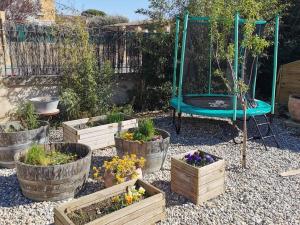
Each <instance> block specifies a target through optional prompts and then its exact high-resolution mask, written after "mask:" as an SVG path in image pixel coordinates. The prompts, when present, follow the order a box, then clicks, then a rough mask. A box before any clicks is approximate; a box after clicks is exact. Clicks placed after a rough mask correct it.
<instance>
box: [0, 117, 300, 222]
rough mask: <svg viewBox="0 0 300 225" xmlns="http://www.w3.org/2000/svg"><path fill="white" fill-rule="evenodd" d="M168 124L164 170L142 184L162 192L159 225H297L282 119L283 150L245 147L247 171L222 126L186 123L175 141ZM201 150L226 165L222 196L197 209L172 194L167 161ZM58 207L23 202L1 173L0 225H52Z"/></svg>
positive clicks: (298, 183)
mask: <svg viewBox="0 0 300 225" xmlns="http://www.w3.org/2000/svg"><path fill="white" fill-rule="evenodd" d="M170 121H171V118H170V117H165V116H158V117H157V118H156V124H157V126H158V127H160V128H163V129H166V130H168V131H169V132H170V133H171V146H170V149H169V155H168V157H167V160H166V163H165V166H164V170H162V171H159V172H156V173H154V174H149V175H146V176H145V179H146V180H147V181H148V182H150V183H152V184H154V185H155V186H157V187H158V188H160V189H162V190H163V191H165V192H166V200H167V219H166V220H165V221H164V222H162V223H160V224H172V225H175V224H190V225H194V224H213V225H215V224H237V225H239V224H295V225H296V224H300V176H293V177H292V176H291V177H286V178H282V177H280V176H279V173H280V172H283V171H286V170H288V169H292V168H299V166H300V157H299V156H300V137H299V136H297V135H299V134H297V133H296V131H294V130H290V129H286V128H284V126H283V121H282V120H281V119H275V121H274V123H273V128H274V131H275V132H276V133H277V135H278V139H279V142H280V145H281V149H279V148H276V147H272V146H271V143H270V146H269V147H268V148H269V150H268V151H266V150H265V148H264V146H263V145H262V144H261V142H260V141H251V142H249V144H248V152H247V165H248V168H247V169H245V170H244V169H241V168H240V164H239V149H240V145H235V144H234V143H233V141H232V140H231V135H232V134H236V133H237V130H236V129H233V128H232V126H230V124H228V122H226V121H213V120H207V119H198V118H184V119H183V124H182V131H181V134H180V135H176V133H175V132H174V129H173V127H172V125H171V124H170ZM61 136H62V132H61V130H56V131H52V132H51V140H52V141H60V140H61ZM199 148H200V149H202V150H205V151H207V152H210V153H212V154H215V155H218V156H220V157H223V158H225V160H226V192H225V194H224V195H222V196H219V197H218V198H215V199H213V200H211V201H209V202H207V203H205V204H203V205H201V206H195V205H194V204H192V203H191V202H189V201H188V200H187V199H185V198H184V197H181V196H179V195H177V194H175V193H171V190H170V157H171V155H174V154H178V153H183V152H187V151H190V150H196V149H199ZM115 154H116V151H115V150H114V149H113V148H107V149H105V150H98V151H96V152H95V153H94V157H93V163H94V164H96V165H101V164H102V162H103V161H104V160H106V159H108V158H110V157H112V156H113V155H115ZM101 188H103V187H102V185H101V184H99V183H97V182H95V181H93V180H92V179H89V182H88V185H87V187H86V189H85V190H84V191H83V193H81V195H85V194H88V193H92V192H94V191H97V190H100V189H101ZM57 204H59V203H52V202H40V203H37V202H32V201H30V200H28V199H26V198H25V197H23V196H22V194H21V192H20V189H19V185H18V181H17V179H16V174H15V170H8V169H0V225H6V224H13V225H17V224H36V225H43V224H51V223H53V212H52V210H53V207H54V206H56V205H57Z"/></svg>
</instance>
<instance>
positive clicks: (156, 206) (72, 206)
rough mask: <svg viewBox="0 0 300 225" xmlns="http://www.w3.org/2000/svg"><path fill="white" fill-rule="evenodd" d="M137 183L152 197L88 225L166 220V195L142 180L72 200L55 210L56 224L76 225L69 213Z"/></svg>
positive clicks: (114, 194)
mask: <svg viewBox="0 0 300 225" xmlns="http://www.w3.org/2000/svg"><path fill="white" fill-rule="evenodd" d="M136 183H138V184H139V185H140V186H142V187H143V188H144V189H145V190H146V193H148V194H149V195H150V197H147V198H145V199H143V200H141V201H140V202H137V203H134V204H132V205H130V206H127V207H125V208H122V209H120V210H117V211H115V212H112V213H110V214H107V215H104V216H102V217H100V218H98V219H96V220H94V221H91V222H89V223H87V225H92V224H93V225H100V224H107V225H109V224H128V225H130V224H132V225H136V224H155V223H156V222H158V221H161V220H163V219H165V204H166V202H165V195H164V193H163V192H162V191H160V190H159V189H157V188H155V187H154V186H152V185H150V184H148V183H145V182H143V181H142V180H131V181H128V182H125V183H122V184H118V185H115V186H113V187H110V188H107V189H104V190H101V191H98V192H95V193H93V194H90V195H87V196H84V197H81V198H78V199H75V200H72V201H71V202H68V203H65V204H62V205H61V206H58V207H57V208H54V223H55V224H56V225H74V223H73V222H72V221H71V220H70V219H69V217H68V216H67V214H68V213H70V212H73V211H75V210H78V209H82V208H84V207H87V206H90V205H92V204H95V203H97V202H100V201H103V200H105V199H108V198H111V197H113V196H116V195H119V194H121V193H124V192H125V191H126V188H127V187H128V186H132V185H135V184H136Z"/></svg>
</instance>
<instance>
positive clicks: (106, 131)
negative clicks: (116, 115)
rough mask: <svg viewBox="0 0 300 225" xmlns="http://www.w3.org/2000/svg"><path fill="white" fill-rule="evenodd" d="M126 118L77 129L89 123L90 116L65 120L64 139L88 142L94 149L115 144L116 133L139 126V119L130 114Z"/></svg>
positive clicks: (99, 117)
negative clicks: (78, 126)
mask: <svg viewBox="0 0 300 225" xmlns="http://www.w3.org/2000/svg"><path fill="white" fill-rule="evenodd" d="M125 118H126V120H124V121H122V122H120V123H111V124H105V125H100V126H96V127H90V128H86V129H76V128H75V127H76V126H77V125H80V124H84V123H87V122H88V121H89V118H85V119H79V120H72V121H68V122H64V123H63V134H64V141H65V142H73V143H82V144H86V145H88V146H90V148H91V149H92V150H95V149H99V148H104V147H107V146H111V145H114V144H115V140H114V135H115V133H117V132H120V131H123V130H128V129H129V128H134V127H137V126H138V122H137V119H133V118H130V117H128V116H126V117H125ZM92 119H94V120H105V119H106V116H105V115H104V116H97V117H93V118H92Z"/></svg>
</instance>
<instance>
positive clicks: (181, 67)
mask: <svg viewBox="0 0 300 225" xmlns="http://www.w3.org/2000/svg"><path fill="white" fill-rule="evenodd" d="M188 20H189V13H188V11H186V13H185V16H184V23H183V35H182V46H181V57H180V73H179V87H178V106H177V112H180V106H181V102H182V80H183V68H184V61H185V60H184V59H185V47H186V35H187V26H188Z"/></svg>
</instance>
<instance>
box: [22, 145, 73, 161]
mask: <svg viewBox="0 0 300 225" xmlns="http://www.w3.org/2000/svg"><path fill="white" fill-rule="evenodd" d="M76 158H77V155H75V154H69V153H62V152H60V151H56V150H54V151H51V152H46V151H45V148H44V147H43V146H42V145H33V146H32V147H31V148H30V149H29V150H28V152H27V154H26V156H25V159H24V163H26V164H29V165H37V166H51V165H61V164H66V163H69V162H72V161H74V160H76Z"/></svg>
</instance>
